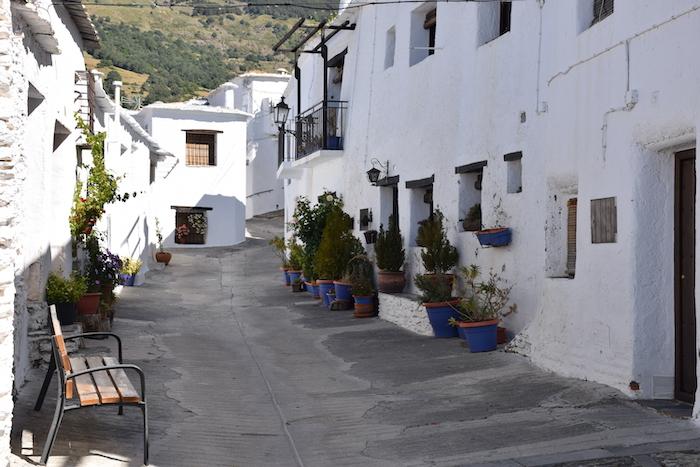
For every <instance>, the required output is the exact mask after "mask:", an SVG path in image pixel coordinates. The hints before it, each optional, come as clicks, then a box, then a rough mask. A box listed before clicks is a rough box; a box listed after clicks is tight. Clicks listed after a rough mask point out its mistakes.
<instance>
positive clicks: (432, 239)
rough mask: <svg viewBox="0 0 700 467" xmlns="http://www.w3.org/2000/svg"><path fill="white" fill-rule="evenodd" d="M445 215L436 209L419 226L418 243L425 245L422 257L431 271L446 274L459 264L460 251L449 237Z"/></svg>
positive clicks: (427, 268)
mask: <svg viewBox="0 0 700 467" xmlns="http://www.w3.org/2000/svg"><path fill="white" fill-rule="evenodd" d="M444 220H445V216H444V215H443V214H442V212H440V210H439V209H436V210H435V212H434V213H433V215H432V216H431V217H430V218H428V219H426V220H424V221H423V222H422V223H421V225H420V227H419V228H418V235H417V236H416V243H418V245H420V246H422V247H423V251H421V254H420V256H421V259H422V260H423V267H425V270H426V271H427V272H429V273H433V274H446V273H447V272H449V271H450V270H451V269H452V268H454V267H455V266H456V265H457V262H458V261H459V252H458V251H457V248H455V247H454V246H452V244H451V243H450V241H449V240H448V238H447V231H446V230H445V224H444Z"/></svg>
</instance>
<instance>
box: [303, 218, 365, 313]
mask: <svg viewBox="0 0 700 467" xmlns="http://www.w3.org/2000/svg"><path fill="white" fill-rule="evenodd" d="M349 225H350V216H348V215H347V214H346V213H344V212H343V210H342V209H341V208H340V207H339V206H335V207H333V208H332V209H331V212H330V213H329V214H328V218H327V222H326V225H325V227H324V229H323V236H322V238H321V243H320V245H319V247H318V252H317V254H316V257H315V259H314V270H315V271H316V273H317V274H318V277H319V280H318V284H319V287H320V292H321V293H322V294H324V293H325V294H326V297H327V296H328V291H330V290H331V289H333V293H334V295H335V298H336V299H337V300H347V301H350V300H351V293H350V284H349V283H345V282H343V281H341V280H340V279H341V278H342V277H343V273H344V272H345V268H346V266H347V264H348V262H349V261H350V259H352V258H353V257H354V256H357V255H358V254H362V253H364V248H362V244H361V243H360V241H359V240H358V239H357V238H356V237H355V236H354V235H353V234H352V232H351V231H350V230H349V229H348V226H349ZM325 304H326V305H329V302H326V303H325Z"/></svg>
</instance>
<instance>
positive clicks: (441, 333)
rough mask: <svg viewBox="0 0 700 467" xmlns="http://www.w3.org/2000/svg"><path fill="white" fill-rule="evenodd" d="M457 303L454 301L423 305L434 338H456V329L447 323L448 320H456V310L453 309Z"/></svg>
mask: <svg viewBox="0 0 700 467" xmlns="http://www.w3.org/2000/svg"><path fill="white" fill-rule="evenodd" d="M457 303H458V302H457V301H454V302H438V303H424V304H423V305H424V306H425V311H426V312H427V313H428V319H429V320H430V326H432V328H433V334H434V335H435V337H457V335H458V331H457V328H456V327H454V326H451V325H450V323H449V320H450V318H455V319H456V318H457V310H455V308H454V307H455V306H456V305H457Z"/></svg>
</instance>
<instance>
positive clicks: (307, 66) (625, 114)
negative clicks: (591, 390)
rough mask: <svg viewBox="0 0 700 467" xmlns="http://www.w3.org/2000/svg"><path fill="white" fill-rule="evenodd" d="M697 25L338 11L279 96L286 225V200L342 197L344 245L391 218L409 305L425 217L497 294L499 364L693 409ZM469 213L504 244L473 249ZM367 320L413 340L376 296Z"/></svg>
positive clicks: (555, 8)
mask: <svg viewBox="0 0 700 467" xmlns="http://www.w3.org/2000/svg"><path fill="white" fill-rule="evenodd" d="M350 5H352V3H350ZM572 5H575V7H573V8H572ZM699 10H700V3H698V2H697V0H679V1H677V2H673V4H672V5H670V4H669V5H667V4H663V5H662V4H661V3H659V2H654V1H632V0H615V1H614V2H613V1H608V0H606V1H603V2H601V1H594V0H579V1H577V2H575V3H571V2H540V1H535V0H531V1H529V0H528V1H523V2H512V3H510V2H506V3H500V2H460V3H451V2H450V3H445V2H439V3H433V2H426V3H424V4H403V5H397V4H387V5H382V4H378V5H368V6H363V7H362V8H346V9H344V10H341V12H340V13H339V15H338V16H337V17H336V18H335V19H334V21H333V23H332V24H331V25H330V26H335V27H336V29H332V28H329V27H326V28H325V29H324V30H323V31H322V32H319V34H317V35H316V36H315V37H314V38H313V39H311V40H310V41H308V42H306V43H305V44H303V47H301V48H299V49H298V50H297V51H296V52H297V54H298V57H299V58H298V67H297V70H296V71H295V75H294V78H293V79H292V80H291V81H290V85H289V87H288V89H287V90H286V91H285V96H286V101H287V102H288V103H289V105H290V106H291V107H292V110H291V118H290V121H289V122H288V123H287V128H291V129H292V130H293V131H294V136H292V135H288V136H287V137H286V144H285V153H284V160H283V161H282V162H281V164H280V166H279V169H278V177H279V178H280V179H284V180H285V181H286V184H285V213H286V214H285V215H286V220H287V221H289V220H290V217H291V213H292V212H293V210H294V206H295V201H296V199H297V197H298V196H302V195H303V196H308V197H310V198H311V199H314V198H315V197H316V196H318V195H319V194H321V193H322V192H323V191H325V190H331V191H336V192H337V193H338V194H340V195H342V197H343V199H344V202H345V209H346V211H347V212H348V213H349V214H350V215H351V216H353V217H354V218H355V220H356V222H355V224H354V225H355V227H354V228H355V233H356V234H357V235H358V236H360V235H361V233H362V230H361V229H378V228H379V225H380V224H383V225H384V226H386V225H387V221H388V218H389V215H391V214H395V215H397V216H398V219H399V225H400V228H401V231H402V234H403V236H404V241H405V247H406V252H407V262H406V265H405V270H406V273H407V279H408V283H409V284H410V285H409V286H408V289H409V290H407V291H409V292H412V291H415V290H414V288H413V285H412V277H413V276H414V275H415V274H416V273H420V272H421V265H420V256H419V251H420V249H419V248H418V247H417V246H416V243H415V237H416V233H417V229H418V222H419V221H421V220H423V219H425V218H427V217H429V216H430V215H431V213H432V212H433V211H434V210H435V209H440V210H441V212H442V213H443V214H444V215H445V217H446V219H447V225H448V235H449V237H450V240H451V241H452V243H453V244H455V245H456V246H457V247H458V249H459V251H460V264H462V265H469V264H478V265H479V266H481V268H482V270H484V271H488V270H494V271H497V272H499V273H500V274H501V275H502V276H503V277H504V278H505V279H506V280H507V281H508V282H509V283H510V284H511V285H512V286H513V290H512V293H511V297H512V301H513V302H514V303H516V304H517V310H518V311H517V312H516V313H514V314H512V315H510V316H508V317H506V318H505V320H504V323H505V325H506V327H507V328H508V330H509V332H510V333H511V335H512V336H513V337H514V339H513V342H512V343H511V347H512V348H513V349H515V350H517V351H519V352H522V353H523V354H526V355H528V356H529V357H530V358H531V359H532V360H533V361H534V362H535V363H536V364H538V365H541V366H543V367H545V368H548V369H551V370H554V371H556V372H558V373H561V374H564V375H567V376H572V377H577V378H582V379H589V380H593V381H598V382H602V383H605V384H608V385H611V386H613V387H616V388H618V389H620V390H621V391H623V392H624V393H626V394H628V395H630V396H633V397H643V398H659V399H672V398H677V399H681V400H685V401H688V402H693V401H694V400H695V393H696V391H697V354H698V347H697V343H696V335H697V324H696V323H697V321H698V320H696V309H695V296H696V289H697V277H698V275H697V274H696V271H697V265H696V264H695V263H694V254H695V251H696V250H697V247H696V245H697V233H696V230H695V229H694V225H695V222H696V217H697V216H696V214H695V213H696V210H695V203H696V184H697V182H696V178H695V169H694V161H695V156H694V154H695V153H694V148H695V145H696V140H697V128H698V124H699V123H700V111H699V110H698V106H697V102H698V99H699V98H700V91H698V89H697V86H695V84H694V83H695V81H697V78H698V75H699V74H700V67H699V65H700V62H699V60H700V59H699V58H698V57H697V54H695V55H694V54H693V52H692V50H693V44H694V43H695V40H694V39H698V36H699V35H700V11H699ZM340 26H343V27H342V28H341V27H340ZM302 52H308V53H302ZM324 52H325V53H324ZM372 167H375V168H377V169H379V170H380V171H381V176H380V179H379V181H378V182H377V183H376V184H371V183H370V182H369V181H368V180H367V176H366V175H365V174H366V171H367V170H369V169H370V168H372ZM477 205H479V206H480V212H481V216H480V217H481V218H480V219H479V222H478V223H479V224H481V226H482V227H483V228H490V227H508V228H510V229H511V231H512V242H511V243H510V244H509V245H507V246H504V247H498V248H485V247H482V246H481V245H480V244H479V242H478V240H477V238H476V236H475V234H474V232H472V231H471V230H465V222H463V220H464V219H467V218H468V217H470V216H469V213H470V210H471V211H473V212H475V211H476V209H472V208H474V207H475V206H477ZM369 213H371V215H369V216H368V214H369ZM370 219H371V221H370V222H367V221H369V220H370ZM360 220H362V221H363V222H359V221H360ZM367 248H368V251H369V252H370V253H371V252H372V246H371V245H367ZM380 316H383V317H385V318H387V319H390V320H392V321H394V322H397V323H398V324H400V325H403V326H406V327H408V328H411V329H413V330H416V331H424V330H425V329H427V327H426V326H427V322H426V320H427V318H425V315H424V313H423V311H422V310H421V309H420V307H419V306H418V305H417V304H416V303H415V302H412V301H411V300H409V299H404V298H400V297H388V296H383V294H382V295H380ZM695 413H696V415H697V413H698V409H697V407H696V409H695Z"/></svg>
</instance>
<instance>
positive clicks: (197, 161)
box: [186, 131, 216, 167]
mask: <svg viewBox="0 0 700 467" xmlns="http://www.w3.org/2000/svg"><path fill="white" fill-rule="evenodd" d="M186 149H187V157H186V163H187V165H189V166H195V167H202V166H208V165H216V133H215V132H194V131H188V132H187V136H186Z"/></svg>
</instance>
